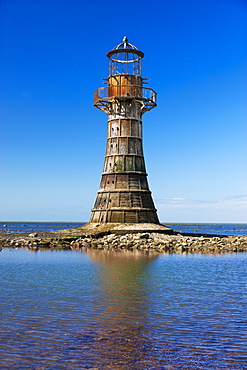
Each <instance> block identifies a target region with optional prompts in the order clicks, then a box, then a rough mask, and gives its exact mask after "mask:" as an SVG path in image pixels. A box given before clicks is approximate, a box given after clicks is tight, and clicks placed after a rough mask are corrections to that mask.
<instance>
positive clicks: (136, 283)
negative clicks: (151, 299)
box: [87, 250, 158, 369]
mask: <svg viewBox="0 0 247 370" xmlns="http://www.w3.org/2000/svg"><path fill="white" fill-rule="evenodd" d="M87 254H88V255H89V256H90V257H91V259H92V260H93V261H95V262H97V263H98V273H99V301H98V304H97V307H95V310H96V311H97V316H98V322H97V325H98V328H97V330H96V333H95V334H96V335H97V339H96V340H95V342H94V346H93V350H94V356H95V360H96V363H97V364H99V363H103V364H104V365H106V364H107V365H108V366H109V367H114V366H121V365H122V366H124V367H123V368H128V366H129V367H130V368H132V369H135V368H136V369H138V368H139V369H140V368H145V364H148V365H149V366H150V364H151V362H152V361H151V358H153V354H152V351H153V350H152V346H151V343H150V341H149V340H148V338H149V333H148V328H147V326H146V316H147V312H148V296H149V286H150V282H149V284H148V279H149V274H148V268H149V265H150V262H152V261H153V260H154V259H156V258H157V257H158V254H156V253H153V254H144V253H141V252H130V251H126V252H113V251H95V250H88V251H87ZM91 349H92V348H91ZM150 361H151V362H150ZM156 363H157V362H156ZM120 368H121V367H120Z"/></svg>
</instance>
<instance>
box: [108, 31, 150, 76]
mask: <svg viewBox="0 0 247 370" xmlns="http://www.w3.org/2000/svg"><path fill="white" fill-rule="evenodd" d="M106 55H107V57H108V58H109V64H108V68H109V69H108V71H109V77H110V76H116V75H135V76H141V74H142V58H143V57H144V53H143V52H141V51H140V50H138V49H137V48H136V47H135V46H134V45H132V44H130V43H129V42H128V39H127V37H126V36H125V37H124V38H123V42H122V43H121V44H119V45H117V46H116V47H115V48H114V49H113V50H111V51H109V52H108V53H107V54H106Z"/></svg>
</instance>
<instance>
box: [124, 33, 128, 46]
mask: <svg viewBox="0 0 247 370" xmlns="http://www.w3.org/2000/svg"><path fill="white" fill-rule="evenodd" d="M123 43H124V48H126V45H127V43H128V39H127V37H126V36H124V38H123Z"/></svg>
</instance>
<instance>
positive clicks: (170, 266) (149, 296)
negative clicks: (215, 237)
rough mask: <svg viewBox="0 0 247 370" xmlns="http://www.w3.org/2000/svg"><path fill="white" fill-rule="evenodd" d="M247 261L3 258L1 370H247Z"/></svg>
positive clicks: (60, 255) (135, 256)
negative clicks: (96, 369)
mask: <svg viewBox="0 0 247 370" xmlns="http://www.w3.org/2000/svg"><path fill="white" fill-rule="evenodd" d="M246 266H247V254H246V253H241V254H231V255H228V254H226V255H221V256H217V255H187V256H186V255H183V254H181V255H165V254H162V255H160V254H159V255H157V254H143V253H140V252H139V253H135V252H130V251H126V252H112V251H111V252H109V251H98V250H90V251H88V252H83V253H82V252H80V251H38V252H31V251H28V250H21V249H20V250H18V249H12V250H9V249H3V251H2V252H1V253H0V268H1V275H0V282H1V285H0V286H1V302H2V303H1V321H0V339H1V348H0V368H1V369H35V370H36V369H49V370H50V369H54V370H57V369H90V368H99V369H247V365H246V364H247V354H246V353H247V329H246Z"/></svg>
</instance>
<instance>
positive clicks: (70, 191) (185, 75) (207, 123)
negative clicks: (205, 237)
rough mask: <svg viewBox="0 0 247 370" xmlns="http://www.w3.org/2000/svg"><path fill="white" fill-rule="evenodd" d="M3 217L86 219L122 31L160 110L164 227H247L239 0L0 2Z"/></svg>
mask: <svg viewBox="0 0 247 370" xmlns="http://www.w3.org/2000/svg"><path fill="white" fill-rule="evenodd" d="M0 13H1V19H0V32H1V40H0V43H1V54H2V58H1V59H2V68H1V81H2V83H1V85H2V88H1V100H2V104H1V127H2V128H1V158H2V160H1V215H0V219H1V220H5V221H18V220H19V221H24V220H25V221H88V220H89V217H90V210H91V208H92V207H93V204H94V201H95V198H96V192H97V190H98V186H99V182H100V179H101V173H102V168H103V160H104V155H105V144H106V128H107V116H106V114H104V113H103V112H101V111H99V110H98V109H96V108H94V107H93V92H94V91H95V90H96V89H97V88H99V87H101V86H102V81H101V79H102V78H106V77H107V58H106V55H105V54H106V53H107V52H108V51H109V50H111V49H112V48H113V47H114V46H115V45H117V44H118V43H120V42H121V40H122V38H123V36H125V35H126V36H127V37H128V39H129V42H130V43H133V44H134V45H136V46H137V47H138V49H140V50H141V51H143V52H144V53H145V57H144V59H143V77H148V78H149V79H150V82H149V87H151V88H153V89H154V90H156V91H157V93H158V107H157V108H155V109H154V110H152V111H150V112H147V113H146V114H145V115H144V116H143V125H144V152H145V160H146V166H147V172H148V174H149V177H148V179H149V185H150V189H151V191H152V193H153V198H154V201H155V204H156V206H157V208H158V213H159V217H160V220H161V221H162V222H246V215H247V212H246V210H247V207H246V205H247V189H246V184H247V171H246V157H247V155H246V154H247V149H246V148H247V145H246V131H247V130H246V122H247V108H246V101H247V92H246V86H247V84H246V82H247V81H246V80H247V78H246V77H247V74H246V69H247V68H246V67H247V66H246V60H247V49H246V36H247V22H246V19H247V3H246V1H244V0H242V1H241V0H163V1H161V0H152V1H147V0H136V1H128V2H122V1H111V0H104V1H102V0H101V1H98V0H92V1H85V0H35V1H34V0H1V2H0Z"/></svg>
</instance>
